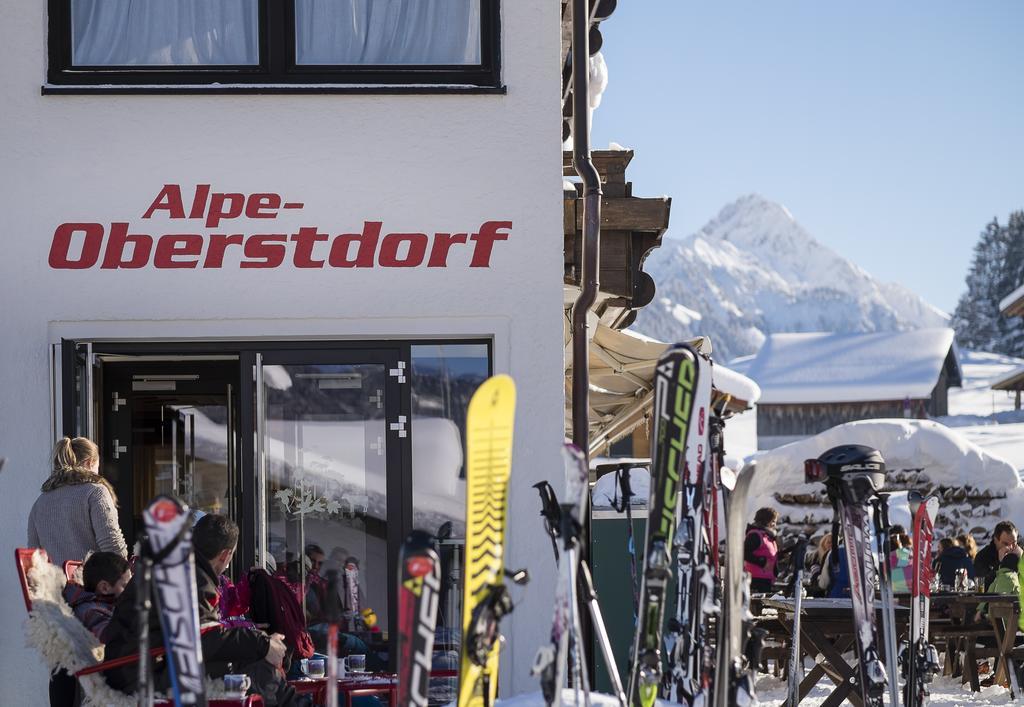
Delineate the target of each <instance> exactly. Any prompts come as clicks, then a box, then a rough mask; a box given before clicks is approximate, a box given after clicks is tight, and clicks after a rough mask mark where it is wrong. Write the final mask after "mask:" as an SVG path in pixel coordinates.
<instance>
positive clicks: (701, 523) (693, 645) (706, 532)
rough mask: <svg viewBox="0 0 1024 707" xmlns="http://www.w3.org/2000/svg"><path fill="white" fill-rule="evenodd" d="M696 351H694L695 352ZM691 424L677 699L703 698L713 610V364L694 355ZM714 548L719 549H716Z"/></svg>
mask: <svg viewBox="0 0 1024 707" xmlns="http://www.w3.org/2000/svg"><path fill="white" fill-rule="evenodd" d="M695 353H696V352H695ZM696 362H697V381H696V385H695V387H694V396H693V409H692V424H690V425H689V429H688V430H687V436H686V454H685V455H684V459H685V464H684V468H683V475H682V479H681V494H680V497H681V498H680V504H679V506H678V509H677V511H678V512H677V522H676V531H675V536H674V539H673V544H674V554H675V559H676V615H675V617H674V619H673V620H672V621H670V622H669V630H668V632H667V635H666V637H665V644H666V648H667V649H668V650H667V653H668V664H669V670H668V672H667V674H666V675H665V690H664V695H665V696H666V697H667V698H668V699H669V700H670V701H671V702H676V703H679V704H686V705H693V704H695V703H697V702H702V701H703V700H702V695H703V694H704V692H705V690H706V689H707V687H708V685H709V682H710V675H711V668H712V665H711V660H710V659H709V657H708V656H709V647H710V642H709V640H708V638H709V636H708V635H707V633H708V625H709V621H710V618H711V615H712V614H713V613H715V612H716V611H717V607H716V606H715V604H714V598H715V579H714V560H713V559H712V557H711V550H712V548H711V531H712V522H711V511H712V507H713V505H714V504H713V501H712V494H713V493H714V491H715V485H714V483H713V482H712V479H711V476H712V469H711V465H712V459H711V445H710V442H711V438H710V435H711V377H712V363H711V359H710V358H708V357H707V356H703V355H700V354H697V355H696ZM714 551H715V552H716V553H717V548H715V549H714Z"/></svg>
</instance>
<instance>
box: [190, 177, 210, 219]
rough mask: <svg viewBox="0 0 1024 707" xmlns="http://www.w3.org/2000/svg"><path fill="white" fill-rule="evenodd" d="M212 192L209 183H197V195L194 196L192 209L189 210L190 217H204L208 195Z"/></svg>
mask: <svg viewBox="0 0 1024 707" xmlns="http://www.w3.org/2000/svg"><path fill="white" fill-rule="evenodd" d="M209 194H210V185H209V184H197V185H196V193H195V196H193V197H192V210H191V211H189V212H188V217H189V218H202V217H203V212H205V211H206V197H207V196H209Z"/></svg>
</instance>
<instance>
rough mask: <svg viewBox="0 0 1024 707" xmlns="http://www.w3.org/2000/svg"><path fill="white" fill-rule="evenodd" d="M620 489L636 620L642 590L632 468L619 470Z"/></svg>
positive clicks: (630, 584)
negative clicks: (636, 541)
mask: <svg viewBox="0 0 1024 707" xmlns="http://www.w3.org/2000/svg"><path fill="white" fill-rule="evenodd" d="M616 473H617V475H618V482H619V490H620V491H622V506H623V507H622V508H616V509H615V510H616V511H618V512H620V513H621V512H622V511H625V512H626V552H627V553H629V580H630V581H629V588H630V589H631V590H632V591H631V592H630V596H631V597H632V598H633V621H634V622H635V621H636V612H637V611H638V610H639V608H640V590H639V588H638V587H637V583H636V580H637V571H636V545H635V544H634V543H633V488H632V487H631V486H630V478H629V477H630V474H631V470H630V469H629V468H628V467H625V466H623V467H620V468H619V470H618V472H616Z"/></svg>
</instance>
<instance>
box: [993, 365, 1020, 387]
mask: <svg viewBox="0 0 1024 707" xmlns="http://www.w3.org/2000/svg"><path fill="white" fill-rule="evenodd" d="M1021 383H1024V366H1021V367H1020V368H1015V369H1013V370H1012V371H1010V372H1009V373H1007V374H1006V375H1003V376H1000V377H999V378H997V379H996V380H994V381H992V388H993V389H994V390H1019V389H1020V387H1021Z"/></svg>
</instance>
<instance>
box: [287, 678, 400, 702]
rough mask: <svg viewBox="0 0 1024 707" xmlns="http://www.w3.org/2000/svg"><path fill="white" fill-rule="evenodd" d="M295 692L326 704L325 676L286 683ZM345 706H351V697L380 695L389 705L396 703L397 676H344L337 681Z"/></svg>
mask: <svg viewBox="0 0 1024 707" xmlns="http://www.w3.org/2000/svg"><path fill="white" fill-rule="evenodd" d="M288 684H289V685H291V686H292V687H293V688H294V689H295V692H296V693H297V694H300V695H311V696H312V697H313V704H314V705H326V704H327V689H328V688H327V678H303V679H301V680H292V681H290V682H289V683H288ZM338 689H339V690H340V691H341V694H342V695H343V696H344V704H345V707H352V698H353V697H366V696H369V695H381V696H384V697H387V702H388V706H389V707H397V704H398V678H397V677H396V676H395V675H391V674H389V673H366V675H365V676H359V677H353V676H352V675H349V676H346V677H344V678H342V679H341V680H339V681H338Z"/></svg>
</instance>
